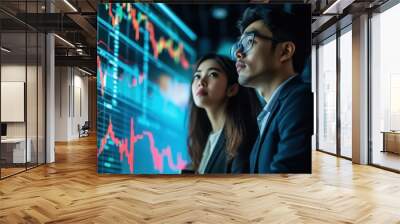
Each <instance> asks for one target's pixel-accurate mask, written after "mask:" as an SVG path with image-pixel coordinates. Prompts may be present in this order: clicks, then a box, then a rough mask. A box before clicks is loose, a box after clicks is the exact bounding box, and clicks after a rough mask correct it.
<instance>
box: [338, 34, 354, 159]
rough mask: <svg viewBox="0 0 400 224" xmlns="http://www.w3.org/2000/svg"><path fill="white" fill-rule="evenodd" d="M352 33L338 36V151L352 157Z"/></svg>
mask: <svg viewBox="0 0 400 224" xmlns="http://www.w3.org/2000/svg"><path fill="white" fill-rule="evenodd" d="M351 42H352V35H351V30H350V31H348V32H346V33H344V34H343V35H342V36H341V37H340V135H341V136H340V152H341V155H342V156H346V157H349V158H351V157H352V149H351V141H352V125H351V124H352V100H351V99H352V92H351V91H352V66H351V64H352V49H351V48H352V44H351Z"/></svg>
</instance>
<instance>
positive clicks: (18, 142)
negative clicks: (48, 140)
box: [1, 138, 32, 163]
mask: <svg viewBox="0 0 400 224" xmlns="http://www.w3.org/2000/svg"><path fill="white" fill-rule="evenodd" d="M26 142H27V143H28V144H27V146H28V147H26V154H25V138H6V139H1V144H2V151H3V147H13V148H12V151H13V153H12V157H13V160H12V162H13V163H25V158H27V161H26V162H30V161H31V157H32V154H31V145H32V140H31V139H30V138H27V140H26Z"/></svg>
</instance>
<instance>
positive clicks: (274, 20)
mask: <svg viewBox="0 0 400 224" xmlns="http://www.w3.org/2000/svg"><path fill="white" fill-rule="evenodd" d="M287 6H290V7H287ZM310 10H311V9H310V7H309V6H308V5H262V6H261V5H258V6H256V7H250V8H247V9H246V10H245V12H244V13H243V16H242V18H241V19H240V20H239V22H238V28H239V29H240V32H241V33H243V31H244V30H245V29H246V27H247V26H249V25H250V24H251V23H253V22H255V21H257V20H262V21H263V23H264V24H265V25H266V27H267V28H268V29H269V30H271V32H272V35H273V38H275V39H277V40H279V42H283V41H292V42H293V43H294V44H295V46H296V50H295V53H294V55H293V67H294V70H295V71H296V72H297V73H298V74H301V73H302V71H303V68H304V63H305V61H306V59H308V57H309V54H310V50H311V11H310ZM275 44H276V42H273V46H272V47H273V48H275V46H276V45H275Z"/></svg>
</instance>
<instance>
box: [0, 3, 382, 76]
mask: <svg viewBox="0 0 400 224" xmlns="http://www.w3.org/2000/svg"><path fill="white" fill-rule="evenodd" d="M340 1H341V2H342V3H341V4H342V5H341V4H338V5H339V7H337V8H340V7H343V8H342V9H341V14H335V15H332V14H331V15H325V14H323V12H324V11H325V10H326V9H327V8H329V7H330V6H332V5H334V2H335V0H293V1H285V2H291V3H309V4H311V8H312V15H313V18H312V23H313V29H312V31H313V37H314V38H315V37H316V36H318V35H320V34H321V33H322V32H323V31H324V30H326V29H327V28H328V27H329V26H332V24H334V23H335V22H336V21H337V20H338V19H340V18H342V17H343V16H344V14H345V13H350V14H357V13H359V12H363V11H365V10H366V9H371V8H374V7H377V6H379V5H381V4H383V3H384V2H386V1H387V0H340ZM100 2H104V1H100V0H68V1H66V0H47V5H46V1H45V0H1V1H0V27H1V30H2V33H3V35H2V45H3V46H6V45H7V47H8V48H11V49H13V51H14V52H15V53H14V54H15V56H18V55H19V56H21V55H26V53H28V55H29V54H31V53H32V54H33V53H34V52H36V46H37V43H36V41H35V40H36V39H34V37H33V36H32V35H29V34H28V38H27V42H28V48H27V51H26V52H25V51H24V50H25V48H24V47H25V41H26V40H25V37H24V35H23V38H21V37H19V36H20V35H19V36H18V33H21V32H25V30H28V32H30V31H32V32H33V31H35V32H36V31H39V32H54V33H56V34H57V35H58V36H60V37H61V38H63V39H65V40H67V41H68V42H70V43H72V44H73V45H74V47H71V45H70V44H68V43H66V42H65V41H62V40H61V39H60V38H56V39H55V46H56V49H55V53H56V63H58V65H63V64H68V63H70V62H74V63H76V66H86V67H87V68H88V69H89V70H92V71H95V70H96V29H97V28H96V26H97V18H96V16H97V10H96V8H97V4H98V3H100ZM113 2H117V1H113ZM171 2H172V3H171ZM181 2H182V1H177V0H175V1H168V7H169V8H170V9H171V10H172V11H173V12H174V13H175V14H176V15H177V16H178V17H179V18H184V19H185V22H186V23H187V25H188V26H189V28H190V29H191V30H193V31H194V32H195V33H196V34H197V35H198V37H199V39H206V38H208V39H210V40H213V41H215V42H219V41H220V40H221V41H222V40H223V39H224V38H226V37H227V36H229V37H236V36H238V35H239V31H238V29H237V28H236V23H237V20H238V18H240V15H241V13H242V12H243V10H244V9H245V8H247V7H248V4H234V5H232V4H225V5H224V6H221V5H217V4H215V3H214V4H208V5H207V4H202V5H200V4H197V5H196V4H195V5H193V4H192V5H187V4H182V3H181ZM202 2H210V3H211V2H215V1H211V0H209V1H202ZM219 2H226V3H228V2H229V3H232V1H219ZM237 2H239V3H240V2H241V3H248V2H249V1H245V0H243V1H240V0H239V1H237ZM250 2H256V3H265V2H270V3H276V2H279V3H282V1H278V0H275V1H274V0H271V1H265V0H256V1H254V0H253V1H250ZM343 2H344V3H343ZM68 3H69V4H70V5H69V4H68ZM191 3H193V1H191ZM218 8H223V9H224V10H225V13H226V17H225V18H224V19H217V18H216V17H215V15H213V13H215V11H218ZM75 9H76V11H75ZM50 11H51V12H52V13H49V12H50ZM199 18H201V19H199ZM224 35H225V36H224ZM31 42H32V43H31ZM211 44H212V43H211ZM39 48H41V46H39ZM77 49H80V50H77ZM79 52H81V53H79ZM91 64H92V66H88V65H91Z"/></svg>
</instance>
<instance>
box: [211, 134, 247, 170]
mask: <svg viewBox="0 0 400 224" xmlns="http://www.w3.org/2000/svg"><path fill="white" fill-rule="evenodd" d="M225 145H226V138H225V135H224V132H223V131H222V133H221V135H220V136H219V138H218V141H217V144H216V145H215V148H214V151H213V153H212V154H211V157H210V159H209V160H208V163H207V166H206V169H205V170H204V173H205V174H208V173H214V174H217V173H249V159H248V158H249V155H250V149H249V148H248V147H247V148H246V146H245V145H241V146H240V147H239V149H238V153H237V154H236V156H235V157H234V158H233V159H232V160H230V161H228V159H227V155H226V150H225Z"/></svg>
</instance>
